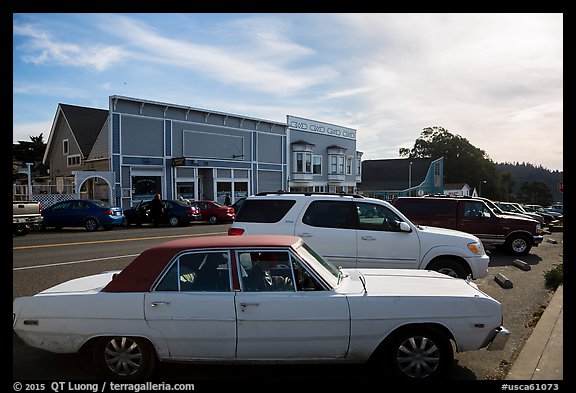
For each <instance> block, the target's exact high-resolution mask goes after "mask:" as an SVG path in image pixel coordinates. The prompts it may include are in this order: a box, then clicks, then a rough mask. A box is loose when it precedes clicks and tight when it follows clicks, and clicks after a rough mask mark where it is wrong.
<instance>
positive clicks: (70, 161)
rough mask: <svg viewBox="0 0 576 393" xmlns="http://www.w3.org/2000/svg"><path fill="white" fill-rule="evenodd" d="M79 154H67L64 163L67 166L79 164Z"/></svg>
mask: <svg viewBox="0 0 576 393" xmlns="http://www.w3.org/2000/svg"><path fill="white" fill-rule="evenodd" d="M80 162H81V160H80V154H75V155H73V156H68V157H67V161H66V165H67V166H80Z"/></svg>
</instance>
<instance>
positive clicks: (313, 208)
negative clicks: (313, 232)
mask: <svg viewBox="0 0 576 393" xmlns="http://www.w3.org/2000/svg"><path fill="white" fill-rule="evenodd" d="M302 222H303V223H304V224H307V225H310V226H313V227H321V228H341V229H356V228H358V213H357V212H356V205H355V204H354V203H352V202H349V201H314V202H312V203H311V204H310V206H308V208H307V209H306V212H305V213H304V216H303V217H302Z"/></svg>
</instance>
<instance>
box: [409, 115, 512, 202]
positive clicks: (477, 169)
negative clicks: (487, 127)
mask: <svg viewBox="0 0 576 393" xmlns="http://www.w3.org/2000/svg"><path fill="white" fill-rule="evenodd" d="M399 154H400V156H401V157H409V158H438V157H444V183H459V182H465V183H467V184H468V185H469V186H470V187H473V188H474V187H475V188H476V189H479V188H480V184H482V185H481V187H482V196H484V197H486V198H491V199H500V198H499V197H500V194H501V192H500V174H499V172H498V171H497V169H496V164H495V163H494V162H493V161H492V160H491V159H490V157H488V155H487V154H486V152H484V150H482V149H479V148H477V147H474V146H473V145H472V144H470V142H469V141H468V140H467V139H466V138H463V137H461V136H459V135H453V134H451V133H450V132H449V131H448V130H446V129H445V128H443V127H440V126H434V127H427V128H424V130H423V131H422V133H421V135H420V137H419V138H418V139H416V142H415V143H414V147H413V148H412V149H408V148H401V149H400V151H399Z"/></svg>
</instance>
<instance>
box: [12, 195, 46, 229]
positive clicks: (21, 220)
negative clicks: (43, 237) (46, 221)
mask: <svg viewBox="0 0 576 393" xmlns="http://www.w3.org/2000/svg"><path fill="white" fill-rule="evenodd" d="M42 222H43V218H42V204H41V203H40V202H33V201H21V202H19V201H13V202H12V232H13V233H14V235H16V236H23V235H26V234H27V233H28V232H29V231H30V229H31V228H32V227H34V226H37V227H40V226H41V225H42Z"/></svg>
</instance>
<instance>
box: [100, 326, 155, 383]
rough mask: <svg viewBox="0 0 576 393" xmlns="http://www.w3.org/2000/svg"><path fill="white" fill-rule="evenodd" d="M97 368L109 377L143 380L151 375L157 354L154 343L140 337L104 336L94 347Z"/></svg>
mask: <svg viewBox="0 0 576 393" xmlns="http://www.w3.org/2000/svg"><path fill="white" fill-rule="evenodd" d="M93 355H94V362H95V365H96V368H97V369H98V370H99V371H100V372H101V373H102V374H103V376H104V377H105V378H107V379H114V380H127V381H128V380H142V379H146V378H147V377H148V376H150V374H151V372H152V369H153V368H154V364H155V362H156V356H155V354H154V351H153V349H152V345H151V344H150V343H149V342H148V341H147V340H145V339H143V338H139V337H125V336H119V337H104V338H101V339H100V340H98V342H97V343H96V346H95V348H94V353H93Z"/></svg>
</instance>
